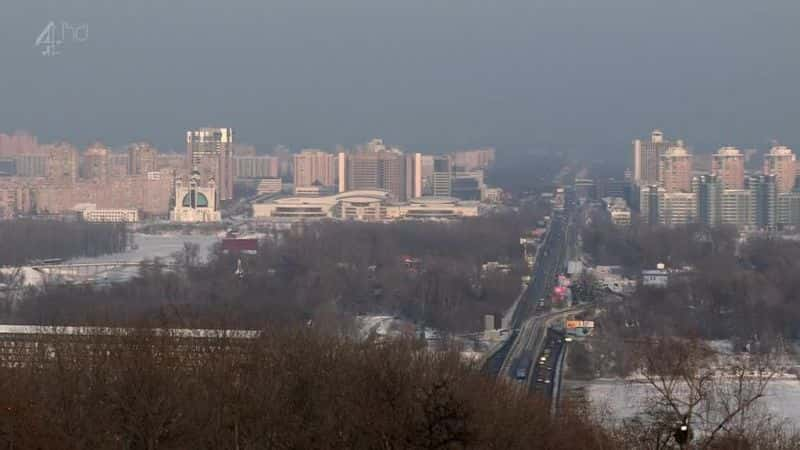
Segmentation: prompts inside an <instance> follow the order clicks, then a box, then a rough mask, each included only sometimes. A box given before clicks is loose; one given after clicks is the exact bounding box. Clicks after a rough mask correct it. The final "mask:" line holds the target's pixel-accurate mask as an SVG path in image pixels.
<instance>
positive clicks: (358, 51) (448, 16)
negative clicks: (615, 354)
mask: <svg viewBox="0 0 800 450" xmlns="http://www.w3.org/2000/svg"><path fill="white" fill-rule="evenodd" d="M51 20H52V21H55V23H56V25H57V26H58V25H59V23H60V22H61V21H65V22H67V23H69V24H71V25H81V24H86V25H88V28H89V34H88V40H87V41H86V42H82V43H81V42H66V43H65V44H64V45H62V46H61V48H60V49H59V50H60V52H61V54H60V55H57V56H49V57H48V56H44V55H42V54H41V51H42V47H38V48H37V47H35V46H34V42H35V40H36V38H37V36H38V35H39V33H40V32H41V31H42V30H43V28H44V27H45V25H47V23H48V22H49V21H51ZM0 38H1V39H0V131H6V132H8V131H12V130H15V129H26V130H30V131H31V132H33V133H34V134H37V135H39V136H40V138H41V139H42V140H44V141H49V140H54V139H65V140H69V141H72V142H74V143H75V144H77V145H80V146H84V145H86V144H88V143H90V142H91V141H94V140H96V139H99V140H102V141H104V142H106V143H108V144H110V145H121V144H124V143H127V142H130V141H134V140H140V139H147V140H151V141H152V142H154V143H155V144H157V145H158V146H159V147H161V148H165V149H168V148H177V149H180V148H182V147H183V138H184V131H185V130H186V129H187V128H192V127H200V126H205V125H211V124H219V125H224V126H232V127H234V129H235V132H236V133H237V138H238V140H239V141H242V142H248V143H252V144H255V145H257V146H259V148H271V147H272V146H273V145H275V144H278V143H282V144H286V145H289V146H290V147H292V148H298V147H304V146H308V147H314V146H316V147H333V146H334V145H336V144H343V145H346V146H348V145H352V144H355V143H359V142H364V141H366V140H368V139H369V138H372V137H378V136H379V137H383V138H384V139H385V140H387V141H388V142H391V143H396V144H399V145H401V146H404V147H406V148H409V149H414V150H422V151H432V152H433V151H444V150H452V149H456V148H462V147H474V146H484V145H494V146H496V147H497V148H498V149H499V150H500V151H520V150H527V149H535V150H569V151H574V152H583V153H593V154H596V155H600V154H606V155H617V156H618V157H627V156H628V154H629V152H630V149H629V146H630V145H629V143H630V140H631V139H632V138H634V137H636V136H646V135H647V134H649V131H650V129H651V128H653V127H656V126H658V127H661V128H663V129H664V130H665V132H666V133H667V134H668V135H669V136H677V137H683V138H685V139H686V140H687V141H688V143H689V144H691V145H693V146H694V147H695V148H696V149H697V150H700V151H706V150H710V149H712V148H715V147H717V146H720V145H723V144H734V145H739V146H742V147H752V146H757V147H764V146H765V145H766V144H767V143H768V142H769V141H770V140H771V139H779V140H780V141H781V142H784V143H786V144H788V145H793V146H795V147H800V126H799V125H800V106H799V105H800V102H799V101H798V100H800V89H798V84H799V83H800V51H799V50H800V3H798V2H797V0H774V1H763V2H758V1H754V0H703V1H698V0H674V1H670V2H665V1H663V0H573V1H570V0H548V1H538V0H492V1H489V0H485V1H476V0H453V1H441V0H398V1H393V2H388V1H383V0H285V1H284V0H281V1H273V0H226V1H222V0H214V1H212V0H137V1H122V0H69V1H65V0H49V1H44V0H3V1H2V5H0Z"/></svg>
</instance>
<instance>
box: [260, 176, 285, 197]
mask: <svg viewBox="0 0 800 450" xmlns="http://www.w3.org/2000/svg"><path fill="white" fill-rule="evenodd" d="M282 190H283V181H281V179H280V178H264V179H262V180H260V181H259V182H258V186H257V187H256V192H258V193H259V194H275V193H278V192H281V191H282Z"/></svg>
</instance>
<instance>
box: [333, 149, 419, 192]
mask: <svg viewBox="0 0 800 450" xmlns="http://www.w3.org/2000/svg"><path fill="white" fill-rule="evenodd" d="M343 161H344V163H345V167H344V174H345V177H346V181H345V182H344V183H341V182H340V191H341V190H342V188H344V190H348V191H353V190H360V189H382V190H385V191H387V192H389V194H390V196H391V198H392V199H393V200H406V198H407V192H406V158H405V156H404V155H403V154H402V153H401V152H399V151H396V150H380V149H379V150H377V151H372V150H365V151H359V152H356V153H350V154H347V155H346V156H345V157H344V159H343ZM340 172H341V169H340ZM342 192H343V191H342Z"/></svg>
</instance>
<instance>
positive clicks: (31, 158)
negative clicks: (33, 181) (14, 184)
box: [14, 154, 48, 177]
mask: <svg viewBox="0 0 800 450" xmlns="http://www.w3.org/2000/svg"><path fill="white" fill-rule="evenodd" d="M14 159H16V161H17V176H20V177H45V176H47V159H48V155H47V154H42V155H40V154H25V155H17V156H15V157H14Z"/></svg>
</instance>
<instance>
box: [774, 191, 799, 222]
mask: <svg viewBox="0 0 800 450" xmlns="http://www.w3.org/2000/svg"><path fill="white" fill-rule="evenodd" d="M777 221H778V224H779V225H782V226H792V227H797V226H798V225H800V192H782V193H780V194H778V205H777Z"/></svg>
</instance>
